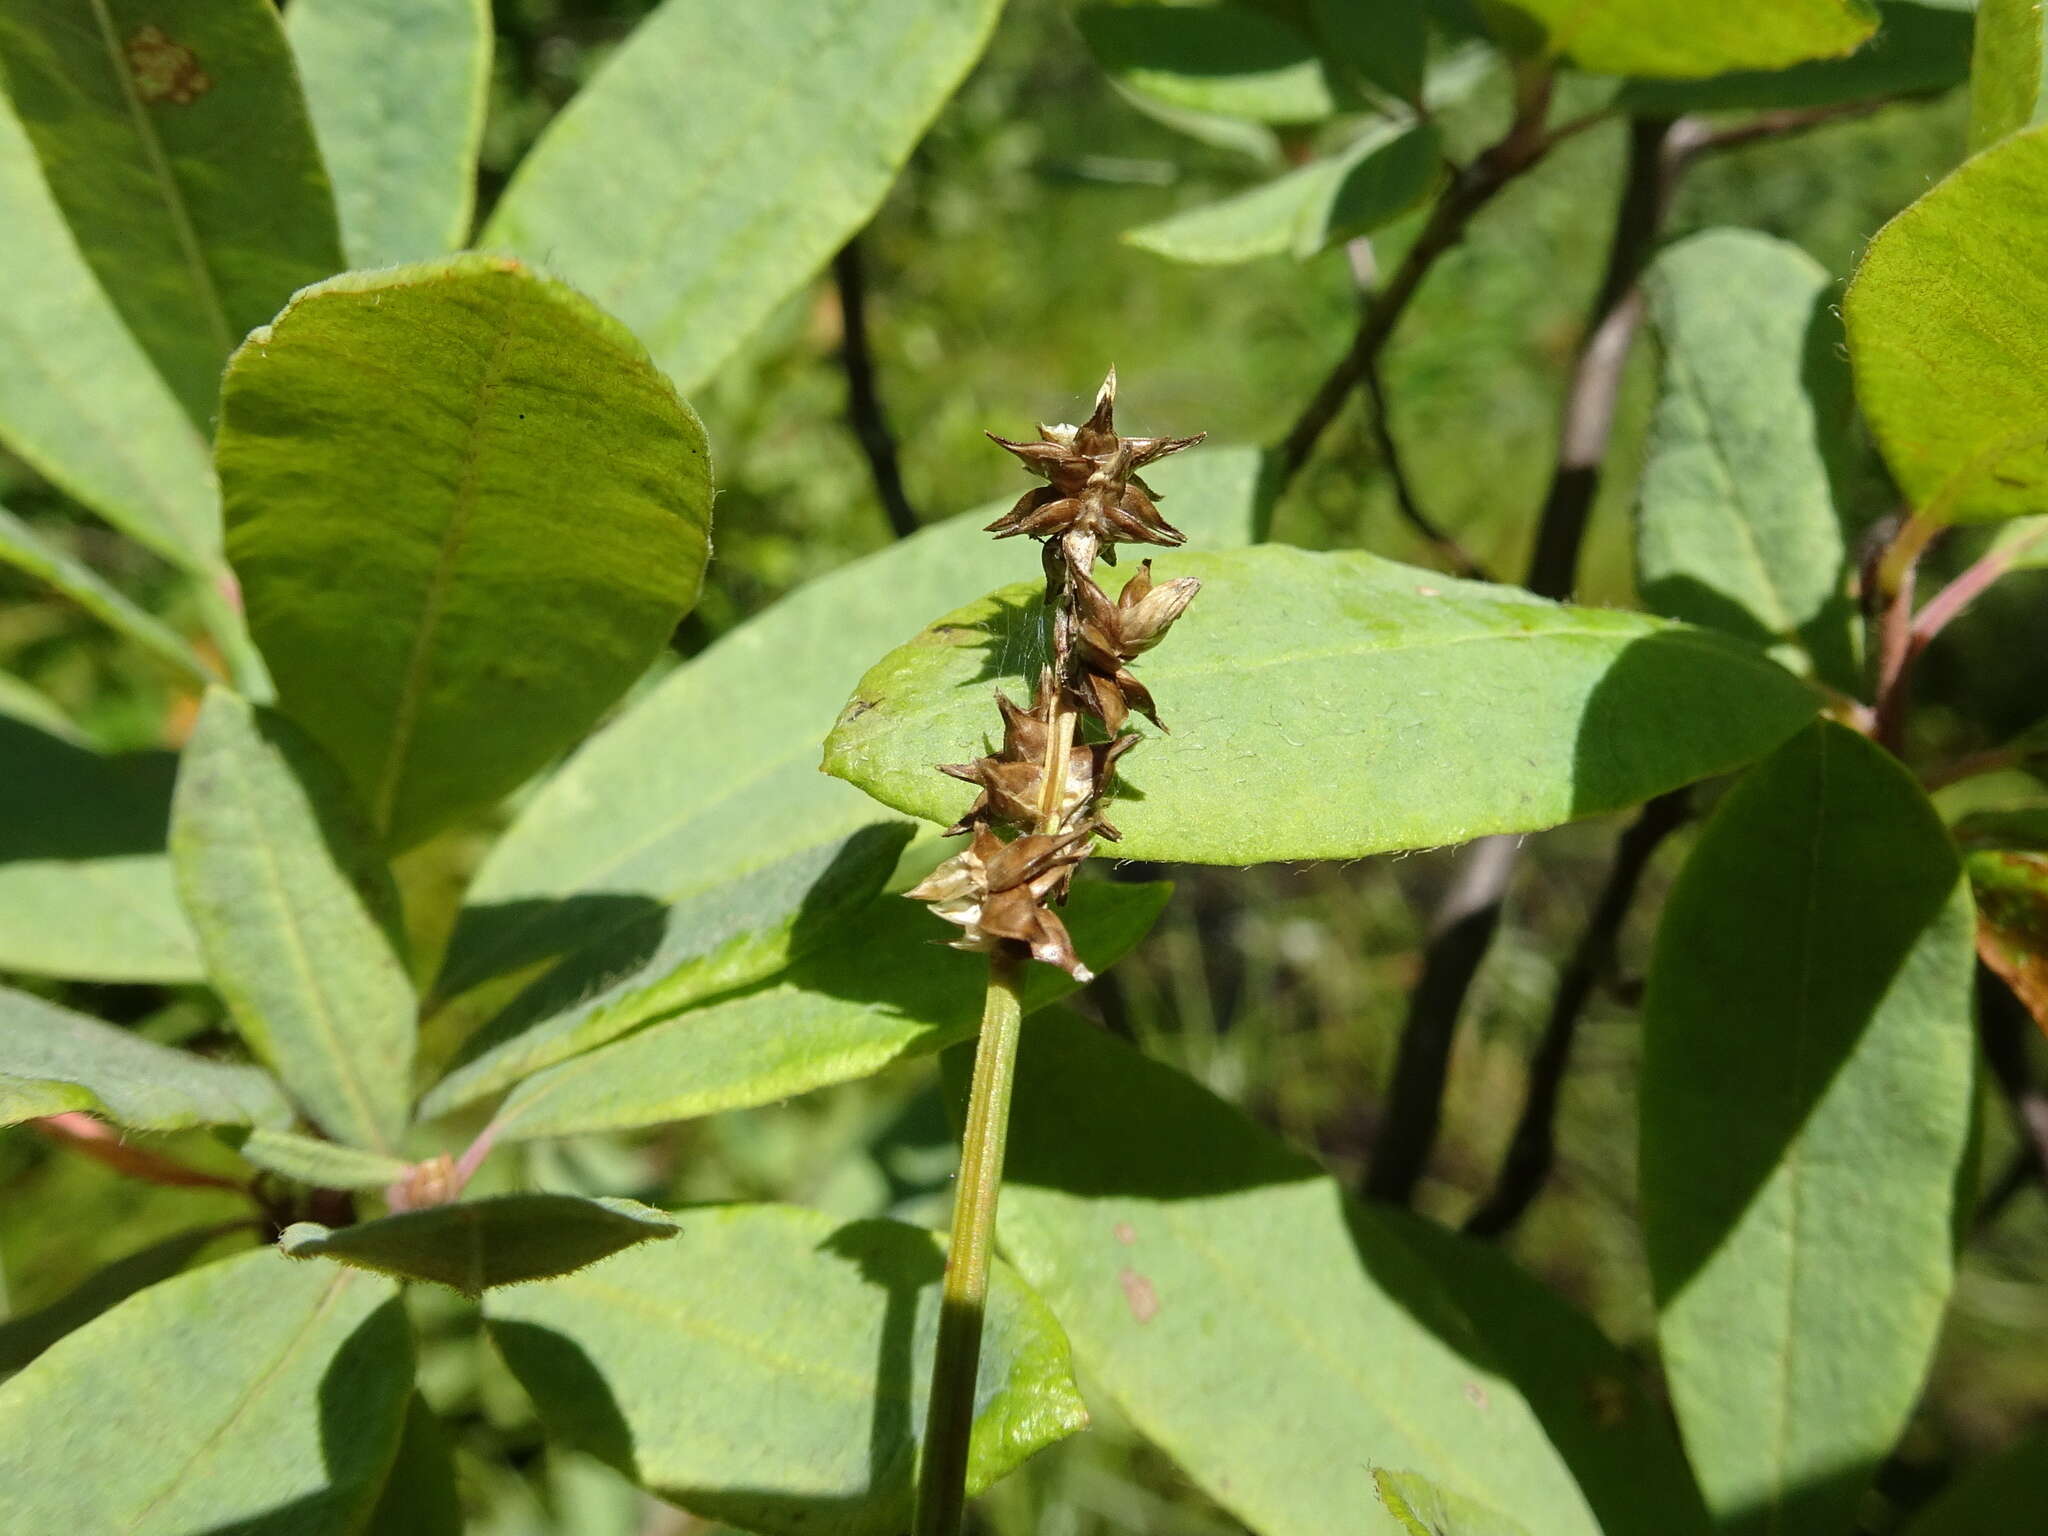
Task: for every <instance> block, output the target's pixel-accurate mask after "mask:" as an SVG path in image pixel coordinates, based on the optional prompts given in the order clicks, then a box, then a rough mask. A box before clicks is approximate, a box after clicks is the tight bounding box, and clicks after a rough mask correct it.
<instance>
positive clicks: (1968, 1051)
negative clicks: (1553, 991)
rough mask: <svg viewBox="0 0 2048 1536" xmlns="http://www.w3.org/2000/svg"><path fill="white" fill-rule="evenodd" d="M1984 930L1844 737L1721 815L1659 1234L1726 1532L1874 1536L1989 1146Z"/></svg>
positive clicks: (1656, 1264) (1692, 1444)
mask: <svg viewBox="0 0 2048 1536" xmlns="http://www.w3.org/2000/svg"><path fill="white" fill-rule="evenodd" d="M1971 929H1972V923H1971V914H1970V900H1969V893H1968V890H1967V888H1966V887H1965V885H1964V882H1963V880H1962V871H1961V869H1960V867H1959V865H1958V862H1957V858H1956V853H1955V849H1954V847H1953V845H1952V844H1951V843H1950V842H1949V838H1948V834H1947V832H1946V831H1945V830H1944V829H1943V827H1942V825H1941V822H1940V819H1939V818H1938V817H1937V816H1936V814H1935V812H1934V809H1933V807H1932V806H1930V805H1929V804H1928V803H1927V799H1926V796H1925V795H1924V794H1923V793H1922V792H1921V790H1920V788H1919V786H1918V784H1916V783H1915V782H1914V781H1913V779H1912V778H1911V777H1910V776H1909V775H1908V774H1907V772H1906V771H1905V769H1903V768H1902V767H1900V765H1899V764H1898V762H1897V761H1896V760H1895V759H1893V758H1892V757H1891V756H1889V755H1888V754H1887V753H1885V752H1884V751H1883V750H1882V749H1880V748H1878V747H1876V746H1873V745H1872V744H1871V743H1870V742H1868V741H1866V740H1865V739H1864V738H1863V737H1861V736H1859V735H1857V734H1856V733H1854V732H1853V731H1849V730H1847V729H1845V728H1843V727H1841V726H1837V725H1832V724H1826V723H1821V724H1816V725H1814V726H1813V727H1811V728H1809V729H1808V730H1806V731H1804V732H1802V733H1801V734H1800V735H1798V736H1796V737H1794V738H1793V739H1792V740H1791V741H1790V742H1788V743H1787V744H1786V745H1785V746H1784V747H1782V748H1780V749H1779V751H1778V752H1776V753H1775V754H1773V755H1772V756H1771V757H1770V758H1769V759H1767V760H1766V761H1764V762H1763V763H1761V764H1759V765H1758V766H1757V767H1756V768H1755V769H1754V770H1752V772H1751V773H1750V774H1748V775H1747V776H1746V777H1745V778H1744V779H1743V780H1742V781H1741V782H1740V783H1739V784H1738V785H1737V786H1736V787H1735V789H1734V790H1733V791H1732V792H1730V794H1729V795H1728V796H1727V798H1726V799H1724V800H1723V801H1722V802H1721V805H1720V807H1719V809H1718V810H1717V811H1716V812H1715V814H1714V818H1713V820H1712V821H1711V822H1710V823H1709V824H1708V826H1707V828H1706V830H1705V831H1704V832H1703V833H1702V834H1701V836H1700V840H1699V842H1698V844H1697V846H1696V847H1695V848H1694V849H1693V852H1692V856H1691V858H1690V859H1689V860H1688V862H1687V864H1686V868H1685V872H1684V874H1683V875H1682V876H1681V877H1680V879H1679V882H1678V885H1677V887H1676V889H1675V890H1674V891H1673V892H1672V895H1671V900H1670V903H1669V904H1668V906H1667V907H1666V908H1665V912H1664V918H1663V922H1662V925H1661V927H1660V928H1659V931H1658V934H1657V944H1656V951H1655V957H1654V959H1653V962H1652V965H1651V971H1650V982H1649V993H1648V997H1647V1000H1646V1002H1645V1005H1644V1017H1643V1034H1644V1040H1643V1068H1642V1159H1641V1168H1642V1173H1641V1179H1642V1206H1643V1232H1644V1239H1645V1242H1646V1245H1647V1248H1648V1253H1649V1260H1650V1272H1651V1277H1652V1279H1653V1281H1654V1284H1655V1289H1656V1295H1657V1302H1658V1308H1659V1315H1658V1339H1659V1343H1660V1345H1661V1349H1662V1354H1663V1359H1664V1366H1665V1371H1666V1375H1667V1377H1668V1379H1669V1382H1670V1388H1671V1399H1672V1404H1673V1406H1674V1407H1675V1408H1676V1409H1677V1411H1678V1420H1679V1424H1680V1426H1681V1428H1682V1429H1683V1431H1684V1434H1685V1442H1686V1448H1687V1450H1688V1451H1689V1452H1690V1455H1691V1459H1692V1464H1693V1466H1694V1467H1695V1468H1696V1469H1697V1470H1698V1472H1699V1477H1700V1483H1701V1486H1702V1487H1703V1489H1704V1490H1705V1492H1706V1496H1707V1502H1708V1504H1709V1506H1710V1507H1711V1508H1712V1509H1713V1510H1714V1512H1715V1514H1716V1516H1717V1517H1718V1518H1719V1520H1720V1521H1721V1522H1722V1523H1721V1527H1720V1528H1722V1529H1725V1530H1727V1531H1730V1532H1734V1533H1748V1532H1756V1533H1764V1532H1780V1531H1795V1530H1796V1531H1813V1532H1825V1531H1833V1530H1846V1529H1848V1527H1849V1525H1850V1524H1851V1523H1852V1517H1853V1513H1854V1510H1855V1508H1856V1505H1857V1501H1858V1499H1859V1498H1860V1497H1861V1495H1862V1492H1863V1489H1864V1487H1865V1485H1866V1484H1867V1482H1868V1481H1869V1477H1870V1474H1871V1472H1872V1471H1873V1470H1874V1469H1875V1467H1876V1466H1877V1464H1878V1463H1879V1462H1880V1461H1881V1460H1882V1459H1883V1458H1884V1457H1885V1456H1886V1455H1887V1454H1888V1453H1889V1452H1890V1450H1891V1448H1892V1446H1893V1444H1894V1443H1895V1442H1896V1441H1897V1439H1898V1437H1899V1434H1900V1432H1901V1431H1902V1430H1903V1429H1904V1428H1905V1426H1906V1421H1907V1419H1908V1418H1909V1417H1910V1415H1911V1414H1912V1411H1913V1407H1914V1404H1915V1402H1916V1401H1917V1399H1918V1397H1919V1395H1920V1389H1921V1385H1922V1382H1923V1379H1924V1377H1925V1375H1926V1371H1927V1365H1928V1360H1929V1357H1930V1355H1931V1353H1932V1350H1933V1347H1934V1342H1935V1337H1936V1335H1937V1333H1938V1331H1939V1329H1940V1325H1941V1316H1942V1308H1943V1306H1944V1304H1945V1303H1946V1301H1947V1299H1948V1293H1949V1287H1950V1284H1951V1282H1952V1280H1953V1277H1954V1270H1955V1261H1954V1231H1955V1227H1954V1222H1955V1214H1956V1199H1957V1193H1958V1191H1957V1184H1958V1180H1959V1178H1960V1177H1961V1175H1962V1173H1963V1170H1964V1164H1965V1162H1966V1155H1967V1153H1968V1149H1969V1146H1970V1119H1971V1109H1972V1101H1973V1094H1974V1084H1973V1070H1974V1046H1973V1030H1972V1026H1971V984H1972V976H1973V964H1972V958H1971ZM1731 1106H1740V1111H1739V1113H1731V1110H1730V1107H1731Z"/></svg>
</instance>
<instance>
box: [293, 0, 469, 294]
mask: <svg viewBox="0 0 2048 1536" xmlns="http://www.w3.org/2000/svg"><path fill="white" fill-rule="evenodd" d="M284 30H285V36H286V37H287V38H289V39H290V40H291V45H292V53H293V55H294V57H295V58H296V59H297V60H298V65H299V78H300V79H301V80H302V81H303V82H304V83H305V88H306V107H307V109H308V110H309V111H310V112H311V113H312V116H313V129H314V132H315V134H316V135H317V136H318V138H319V140H320V149H321V152H322V157H323V158H324V159H325V160H326V162H327V170H328V174H329V175H330V176H332V177H333V178H334V202H335V207H336V209H337V211H338V212H339V214H340V216H341V233H342V238H343V243H344V244H345V245H346V246H347V249H348V264H349V265H350V266H352V267H388V266H393V265H395V264H397V263H398V262H401V261H422V260H425V259H426V258H428V257H430V256H440V255H444V254H446V253H447V252H449V251H452V250H455V249H456V248H458V247H459V246H461V245H463V244H465V243H466V242H467V240H468V238H469V221H470V217H471V215H472V214H473V213H474V212H475V209H476V155H477V145H478V143H479V142H480V141H481V140H482V138H483V131H484V106H485V102H486V99H487V97H488V94H489V88H490V83H491V8H490V5H489V3H488V0H292V5H291V8H290V9H289V10H287V11H286V12H285V13H284Z"/></svg>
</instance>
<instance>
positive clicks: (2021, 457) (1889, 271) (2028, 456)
mask: <svg viewBox="0 0 2048 1536" xmlns="http://www.w3.org/2000/svg"><path fill="white" fill-rule="evenodd" d="M2043 230H2048V125H2044V126H2043V127H2040V128H2030V129H2028V130H2026V131H2025V132H2022V133H2017V134H2014V135H2013V136H2012V137H2010V138H2007V139H2004V140H2002V141H2000V142H1999V143H1997V144H1995V145H1993V146H1992V147H1991V148H1990V149H1987V150H1985V151H1984V152H1983V153H1982V154H1980V155H1977V156H1975V157H1973V158H1972V159H1970V160H1967V161H1965V162H1964V163H1963V165H1962V166H1961V167H1960V168H1959V169H1958V170H1956V171H1955V172H1954V173H1953V174H1952V175H1950V176H1949V177H1948V179H1947V180H1945V181H1943V182H1941V183H1940V184H1939V185H1937V186H1936V187H1935V188H1934V190H1933V191H1931V192H1929V193H1928V194H1927V195H1926V196H1925V197H1922V198H1921V199H1920V200H1919V201H1918V202H1917V203H1914V204H1913V205H1912V206H1911V207H1910V208H1908V209H1907V210H1906V211H1905V212H1904V213H1902V214H1900V215H1899V216H1898V217H1897V218H1895V219H1893V220H1892V221H1891V223H1889V224H1887V225H1885V227H1884V228H1883V229H1881V230H1879V231H1878V232H1877V236H1876V238H1874V239H1873V240H1872V241H1871V242H1870V247H1869V249H1868V250H1867V251H1866V252H1865V253H1864V257H1863V263H1862V265H1861V266H1860V267H1858V268H1857V270H1856V276H1855V279H1854V280H1853V281H1852V282H1851V283H1850V284H1849V292H1848V296H1847V298H1846V299H1845V300H1844V302H1843V318H1844V319H1845V320H1846V321H1847V323H1848V328H1849V360H1850V362H1851V364H1852V365H1853V366H1854V368H1855V374H1856V398H1857V402H1858V403H1859V404H1860V405H1861V406H1862V408H1863V414H1864V417H1865V418H1866V419H1867V420H1868V421H1869V423H1870V426H1871V430H1872V432H1873V433H1875V435H1876V437H1877V441H1878V446H1879V447H1880V448H1882V449H1883V450H1884V456H1885V461H1886V462H1887V463H1888V464H1890V466H1891V470H1892V474H1893V476H1894V477H1895V478H1896V479H1897V480H1898V482H1899V488H1900V489H1901V490H1902V491H1904V492H1905V493H1906V496H1907V499H1908V500H1909V501H1910V502H1911V503H1912V504H1913V506H1914V507H1915V508H1916V509H1917V510H1918V511H1919V512H1920V514H1921V515H1922V516H1924V517H1926V518H1928V519H1930V520H1932V521H1936V522H1950V521H1969V520H1976V519H1991V518H2001V517H2017V516H2020V515H2022V514H2025V513H2030V512H2038V511H2040V510H2041V506H2042V502H2043V498H2044V496H2048V270H2044V269H2043V268H2042V266H2041V264H2040V263H2039V262H2036V261H2034V260H2033V259H2032V256H2031V252H2032V250H2033V247H2034V245H2035V243H2036V241H2037V240H2038V239H2039V238H2040V236H2041V233H2042V231H2043Z"/></svg>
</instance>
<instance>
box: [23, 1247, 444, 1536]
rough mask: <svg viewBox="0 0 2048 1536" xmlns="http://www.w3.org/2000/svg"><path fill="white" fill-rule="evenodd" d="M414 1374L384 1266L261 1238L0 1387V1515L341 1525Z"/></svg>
mask: <svg viewBox="0 0 2048 1536" xmlns="http://www.w3.org/2000/svg"><path fill="white" fill-rule="evenodd" d="M412 1378H413V1357H412V1336H411V1333H410V1331H409V1329H408V1327H407V1325H406V1321H405V1314H404V1312H403V1311H402V1310H401V1309H400V1306H399V1302H398V1292H397V1287H396V1286H394V1285H393V1284H392V1283H391V1282H390V1281H388V1280H384V1279H381V1278H379V1277H377V1276H374V1275H362V1274H353V1273H350V1272H349V1271H347V1270H340V1269H330V1268H328V1267H327V1266H326V1265H318V1266H314V1265H306V1266H295V1265H293V1264H290V1263H288V1262H287V1261H286V1260H285V1259H283V1258H281V1257H280V1256H279V1255H277V1254H276V1253H273V1252H271V1251H270V1250H269V1249H267V1248H266V1249H258V1250H257V1251H256V1252H254V1253H246V1254H243V1255H241V1256H240V1257H238V1258H233V1259H226V1260H223V1261H222V1262H221V1263H218V1264H208V1265H206V1266H205V1267H204V1268H201V1269H197V1270H194V1271H192V1272H191V1273H190V1274H185V1275H181V1276H179V1277H178V1278H177V1279H175V1280H167V1281H165V1282H164V1283H163V1284H161V1285H156V1286H152V1287H150V1288H149V1289H148V1290H146V1291H143V1292H142V1293H140V1294H139V1295H136V1296H132V1297H130V1298H129V1299H128V1300H127V1301H125V1302H123V1303H122V1304H121V1305H120V1306H118V1307H116V1308H114V1309H113V1311H111V1312H108V1313H106V1314H105V1315H104V1316H102V1317H101V1318H99V1319H98V1320H97V1321H95V1322H93V1323H91V1324H90V1325H88V1326H87V1327H85V1328H82V1329H80V1330H79V1331H78V1332H77V1333H74V1334H72V1335H71V1336H70V1337H69V1338H66V1339H64V1340H62V1341H60V1342H59V1343H57V1344H55V1345H53V1346H51V1348H50V1349H49V1350H47V1351H46V1352H45V1353H44V1354H43V1355H42V1356H41V1358H39V1359H38V1360H37V1361H36V1362H35V1364H33V1365H31V1366H30V1367H29V1368H28V1369H27V1370H25V1371H23V1372H22V1373H21V1374H20V1375H18V1376H16V1377H14V1378H13V1379H12V1380H10V1381H8V1382H7V1384H6V1385H5V1386H0V1529H4V1530H8V1531H22V1532H29V1531H52V1532H55V1531H79V1532H85V1531H94V1532H100V1531H106V1532H112V1531H121V1532H125V1533H129V1536H222V1533H226V1532H229V1531H233V1532H235V1533H237V1536H348V1533H350V1532H354V1531H356V1530H359V1529H361V1526H362V1521H363V1519H364V1517H365V1516H366V1515H367V1514H368V1513H369V1511H370V1509H371V1507H372V1505H373V1504H374V1503H375V1502H376V1499H377V1495H378V1493H379V1491H380V1490H381V1489H382V1487H383V1485H384V1476H385V1472H386V1470H387V1469H388V1468H389V1467H390V1465H391V1462H392V1458H393V1456H394V1454H395V1452H396V1450H397V1447H398V1441H399V1430H400V1426H401V1425H402V1424H403V1422H404V1419H405V1413H406V1403H407V1401H408V1399H409V1398H410V1396H411V1394H412Z"/></svg>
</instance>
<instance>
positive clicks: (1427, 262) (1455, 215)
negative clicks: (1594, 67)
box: [1274, 76, 1562, 489]
mask: <svg viewBox="0 0 2048 1536" xmlns="http://www.w3.org/2000/svg"><path fill="white" fill-rule="evenodd" d="M1549 105H1550V79H1549V77H1548V76H1542V77H1539V78H1537V79H1535V80H1532V81H1531V82H1529V83H1528V85H1527V86H1526V88H1525V89H1524V90H1523V92H1522V97H1521V100H1520V101H1519V102H1518V104H1517V107H1516V112H1515V119H1514V122H1513V123H1512V124H1511V125H1510V126H1509V128H1508V131H1507V133H1506V134H1505V135H1503V136H1502V138H1501V140H1500V142H1499V143H1497V144H1495V145H1494V146H1493V147H1492V148H1491V149H1488V150H1486V151H1485V152H1484V153H1483V154H1481V155H1479V156H1478V157H1477V158H1476V159H1474V160H1473V162H1472V163H1471V164H1470V165H1468V166H1466V167H1465V168H1464V169H1462V170H1461V171H1459V172H1458V173H1457V175H1456V176H1455V178H1454V179H1453V180H1452V182H1451V186H1450V189H1449V190H1448V191H1447V192H1445V193H1444V195H1443V196H1442V197H1441V198H1439V199H1438V200H1437V203H1436V206H1435V208H1433V209H1432V210H1431V211H1430V215H1429V221H1428V222H1427V223H1426V224H1424V225H1423V227H1422V233H1421V234H1419V235H1417V236H1416V237H1415V243H1414V244H1413V245H1411V246H1410V247H1408V252H1407V254H1406V255H1405V256H1403V257H1402V258H1401V264H1400V265H1399V266H1397V267H1396V268H1395V269H1394V271H1393V274H1392V275H1391V276H1390V277H1389V278H1388V279H1387V281H1386V284H1385V286H1383V287H1381V288H1380V289H1379V290H1378V291H1377V292H1376V293H1375V294H1374V295H1373V297H1372V301H1371V302H1370V303H1369V304H1367V305H1366V309H1365V314H1364V316H1363V317H1362V318H1361V319H1360V321H1359V324H1358V333H1357V335H1355V336H1354V337H1353V338H1352V341H1351V346H1350V347H1349V348H1348V349H1347V350H1346V352H1345V353H1344V355H1343V356H1342V357H1341V358H1339V359H1338V360H1337V364H1336V366H1335V367H1334V368H1332V369H1331V370H1330V372H1329V373H1328V374H1327V375H1326V376H1325V377H1324V379H1323V382H1322V383H1321V384H1320V385H1318V386H1317V388H1316V392H1315V394H1314V395H1312V396H1310V398H1309V402H1308V404H1307V405H1306V406H1305V407H1304V408H1303V409H1302V413H1301V415H1300V416H1299V417H1297V418H1296V420H1295V423H1294V425H1293V426H1292V427H1291V428H1289V429H1288V433H1287V435H1286V436H1285V437H1284V438H1282V439H1281V440H1280V444H1279V446H1278V448H1277V449H1275V450H1274V483H1275V487H1276V489H1278V488H1284V487H1285V486H1286V485H1287V483H1288V482H1289V481H1291V480H1292V479H1293V478H1294V477H1295V475H1296V474H1298V473H1299V472H1300V470H1301V467H1302V465H1304V464H1306V463H1307V462H1308V459H1309V455H1310V454H1312V453H1313V452H1315V446H1316V444H1317V442H1319V441H1320V440H1321V438H1322V435H1323V433H1324V432H1325V431H1326V430H1328V428H1329V425H1330V423H1331V422H1333V421H1335V420H1336V419H1337V415H1338V413H1339V412H1340V411H1342V410H1343V409H1344V402H1345V401H1347V400H1349V399H1350V398H1351V392H1352V391H1353V390H1355V389H1357V388H1358V386H1359V385H1360V384H1362V383H1363V382H1364V381H1365V378H1366V375H1367V373H1368V372H1370V370H1371V368H1372V365H1373V363H1374V361H1375V360H1376V359H1377V358H1378V357H1379V355H1380V352H1381V350H1382V349H1384V348H1385V346H1386V344H1387V340H1388V338H1389V337H1391V336H1392V335H1393V334H1394V327H1395V325H1396V324H1397V323H1398V322H1399V321H1400V319H1401V316H1402V313H1403V312H1404V311H1405V310H1406V309H1407V308H1408V304H1409V301H1410V300H1411V299H1413V298H1414V297H1415V294H1416V291H1417V290H1418V289H1419V288H1421V286H1422V280H1423V279H1424V278H1425V277H1427V276H1428V275H1429V271H1430V268H1432V267H1434V266H1435V265H1436V263H1437V261H1438V259H1439V258H1441V257H1442V256H1443V255H1444V253H1445V252H1447V251H1449V250H1451V249H1452V248H1453V247H1454V246H1456V245H1457V244H1458V242H1459V241H1460V240H1462V239H1464V238H1465V228H1466V226H1467V225H1469V224H1470V223H1471V222H1472V219H1473V217H1474V216H1475V215H1476V214H1477V213H1478V212H1479V210H1480V209H1482V208H1484V207H1485V206H1486V205H1487V204H1488V203H1490V202H1492V201H1493V200H1494V198H1495V197H1497V196H1498V195H1499V194H1500V192H1501V191H1502V190H1503V189H1504V188H1505V187H1506V186H1507V185H1508V184H1509V183H1510V182H1512V181H1513V180H1514V179H1515V178H1516V177H1517V176H1520V175H1521V174H1522V173H1523V172H1525V171H1527V170H1529V169H1530V168H1531V167H1532V166H1534V165H1536V164H1537V163H1538V162H1539V161H1540V160H1542V158H1543V157H1544V155H1546V154H1547V153H1549V151H1550V149H1551V148H1552V146H1553V145H1555V144H1556V143H1557V142H1558V140H1559V139H1560V138H1561V137H1562V135H1561V134H1546V133H1545V132H1544V131H1543V115H1544V112H1545V111H1546V110H1547V109H1548V107H1549Z"/></svg>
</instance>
